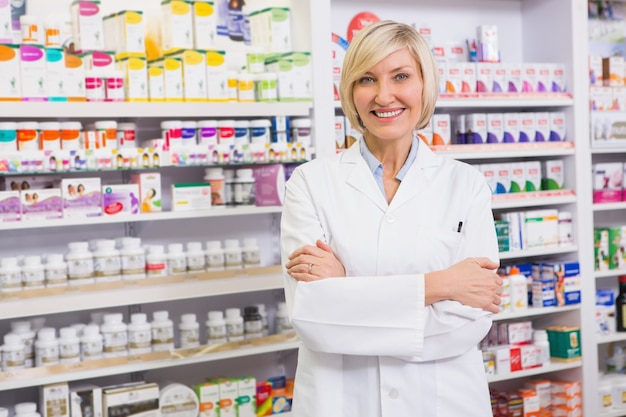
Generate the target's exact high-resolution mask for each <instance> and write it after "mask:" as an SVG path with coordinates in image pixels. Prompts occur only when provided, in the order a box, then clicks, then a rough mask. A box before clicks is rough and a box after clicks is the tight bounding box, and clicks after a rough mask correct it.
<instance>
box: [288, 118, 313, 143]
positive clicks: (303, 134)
mask: <svg viewBox="0 0 626 417" xmlns="http://www.w3.org/2000/svg"><path fill="white" fill-rule="evenodd" d="M291 140H292V142H294V143H300V144H301V145H302V146H305V147H309V146H311V119H308V118H305V119H291Z"/></svg>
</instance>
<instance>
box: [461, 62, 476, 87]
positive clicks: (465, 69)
mask: <svg viewBox="0 0 626 417" xmlns="http://www.w3.org/2000/svg"><path fill="white" fill-rule="evenodd" d="M461 91H462V92H463V93H475V92H476V63H474V62H464V63H463V64H462V72H461Z"/></svg>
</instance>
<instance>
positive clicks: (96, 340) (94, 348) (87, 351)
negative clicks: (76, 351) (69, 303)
mask: <svg viewBox="0 0 626 417" xmlns="http://www.w3.org/2000/svg"><path fill="white" fill-rule="evenodd" d="M103 356H104V340H103V337H102V335H101V334H100V326H98V325H97V324H88V325H87V326H85V328H84V329H83V335H82V337H81V338H80V360H82V361H89V360H93V359H101V358H102V357H103Z"/></svg>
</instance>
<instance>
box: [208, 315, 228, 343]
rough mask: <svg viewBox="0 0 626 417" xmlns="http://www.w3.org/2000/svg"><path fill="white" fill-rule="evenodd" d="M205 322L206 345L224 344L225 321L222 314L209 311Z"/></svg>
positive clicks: (225, 340)
mask: <svg viewBox="0 0 626 417" xmlns="http://www.w3.org/2000/svg"><path fill="white" fill-rule="evenodd" d="M207 316H208V320H207V321H206V333H207V344H208V345H219V344H221V343H226V342H227V341H228V340H227V339H226V321H225V320H224V313H222V312H221V311H209V312H208V314H207Z"/></svg>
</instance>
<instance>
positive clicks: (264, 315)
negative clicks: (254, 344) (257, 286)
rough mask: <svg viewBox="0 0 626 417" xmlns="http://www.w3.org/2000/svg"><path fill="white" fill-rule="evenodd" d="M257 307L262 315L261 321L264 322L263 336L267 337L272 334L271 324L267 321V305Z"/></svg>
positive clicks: (257, 305)
mask: <svg viewBox="0 0 626 417" xmlns="http://www.w3.org/2000/svg"><path fill="white" fill-rule="evenodd" d="M255 306H256V308H257V309H258V310H259V314H260V315H261V321H262V322H263V336H267V335H269V334H270V331H269V323H268V321H267V310H266V309H265V304H255Z"/></svg>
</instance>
